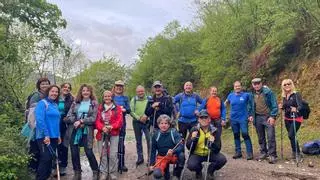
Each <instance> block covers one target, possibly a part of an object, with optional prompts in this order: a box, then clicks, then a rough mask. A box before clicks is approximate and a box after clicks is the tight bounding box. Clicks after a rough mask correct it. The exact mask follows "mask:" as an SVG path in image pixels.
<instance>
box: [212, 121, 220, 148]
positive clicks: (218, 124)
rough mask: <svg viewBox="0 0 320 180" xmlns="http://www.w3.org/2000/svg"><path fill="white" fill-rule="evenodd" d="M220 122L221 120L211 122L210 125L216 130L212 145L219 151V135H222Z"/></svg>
mask: <svg viewBox="0 0 320 180" xmlns="http://www.w3.org/2000/svg"><path fill="white" fill-rule="evenodd" d="M221 121H222V120H221V119H214V120H213V119H212V120H211V124H213V126H214V127H216V128H217V132H216V137H215V140H214V144H216V145H217V146H218V147H219V148H220V149H221V134H222V125H221Z"/></svg>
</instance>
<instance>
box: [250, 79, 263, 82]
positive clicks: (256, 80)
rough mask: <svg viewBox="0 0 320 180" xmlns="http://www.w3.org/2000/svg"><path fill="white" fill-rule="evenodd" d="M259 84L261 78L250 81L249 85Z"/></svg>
mask: <svg viewBox="0 0 320 180" xmlns="http://www.w3.org/2000/svg"><path fill="white" fill-rule="evenodd" d="M259 82H261V78H254V79H252V81H251V83H259Z"/></svg>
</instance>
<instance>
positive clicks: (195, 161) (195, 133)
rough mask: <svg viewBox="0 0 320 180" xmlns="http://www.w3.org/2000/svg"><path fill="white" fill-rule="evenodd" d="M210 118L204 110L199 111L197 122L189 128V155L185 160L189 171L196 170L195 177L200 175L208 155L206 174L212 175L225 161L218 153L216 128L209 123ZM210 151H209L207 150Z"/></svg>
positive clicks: (198, 177)
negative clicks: (208, 163)
mask: <svg viewBox="0 0 320 180" xmlns="http://www.w3.org/2000/svg"><path fill="white" fill-rule="evenodd" d="M211 121H212V120H211V118H210V115H209V113H208V112H207V111H206V110H201V111H200V113H199V118H198V124H197V125H196V126H195V127H193V128H192V129H191V132H190V134H189V136H188V140H187V144H186V146H187V148H188V149H189V150H190V153H191V155H190V157H189V159H188V160H187V161H188V164H187V167H188V169H189V170H190V171H195V172H196V178H197V179H200V178H201V177H202V168H203V167H202V162H206V161H207V160H208V156H210V157H209V162H210V165H208V169H207V172H206V173H207V174H209V175H210V176H213V175H214V172H215V171H216V170H219V169H221V168H222V167H223V166H224V165H225V164H226V163H227V159H226V157H225V156H224V155H223V154H222V153H220V149H221V147H220V146H219V145H218V144H216V138H215V133H216V132H214V131H215V130H216V128H215V127H214V126H213V125H212V124H211ZM209 151H210V152H209Z"/></svg>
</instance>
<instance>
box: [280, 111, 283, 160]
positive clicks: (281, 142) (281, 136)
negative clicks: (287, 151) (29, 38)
mask: <svg viewBox="0 0 320 180" xmlns="http://www.w3.org/2000/svg"><path fill="white" fill-rule="evenodd" d="M280 154H281V159H282V160H283V114H282V109H281V110H280Z"/></svg>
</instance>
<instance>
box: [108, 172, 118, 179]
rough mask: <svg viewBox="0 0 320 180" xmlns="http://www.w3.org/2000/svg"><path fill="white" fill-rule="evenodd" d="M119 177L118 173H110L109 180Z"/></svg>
mask: <svg viewBox="0 0 320 180" xmlns="http://www.w3.org/2000/svg"><path fill="white" fill-rule="evenodd" d="M117 179H118V177H117V176H116V175H114V174H112V173H111V174H109V180H117Z"/></svg>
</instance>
